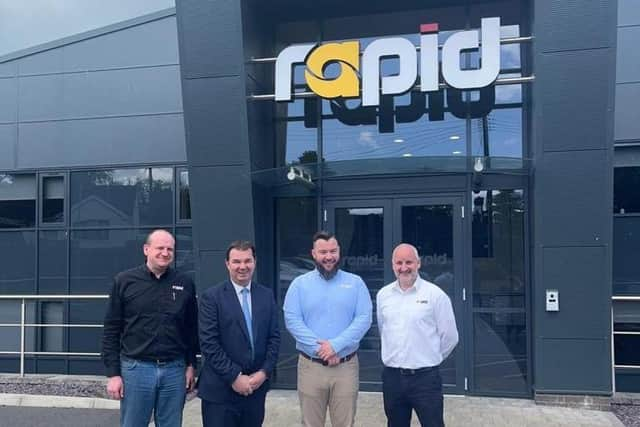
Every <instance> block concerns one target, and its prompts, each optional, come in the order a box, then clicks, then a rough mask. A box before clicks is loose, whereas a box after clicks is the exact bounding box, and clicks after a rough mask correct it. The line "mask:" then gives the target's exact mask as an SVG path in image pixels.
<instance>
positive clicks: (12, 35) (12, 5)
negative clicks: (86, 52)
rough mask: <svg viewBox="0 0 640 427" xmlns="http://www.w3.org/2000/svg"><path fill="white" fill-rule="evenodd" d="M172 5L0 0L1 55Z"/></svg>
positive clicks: (128, 0)
mask: <svg viewBox="0 0 640 427" xmlns="http://www.w3.org/2000/svg"><path fill="white" fill-rule="evenodd" d="M173 6H175V0H0V56H2V55H6V54H9V53H12V52H15V51H18V50H22V49H26V48H29V47H32V46H36V45H39V44H42V43H47V42H50V41H53V40H57V39H60V38H63V37H67V36H71V35H74V34H77V33H81V32H84V31H89V30H93V29H96V28H100V27H104V26H106V25H110V24H113V23H116V22H120V21H125V20H127V19H131V18H135V17H138V16H140V15H145V14H147V13H152V12H156V11H158V10H162V9H166V8H169V7H173Z"/></svg>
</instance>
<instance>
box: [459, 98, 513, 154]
mask: <svg viewBox="0 0 640 427" xmlns="http://www.w3.org/2000/svg"><path fill="white" fill-rule="evenodd" d="M471 146H472V148H471V149H472V153H473V155H474V156H492V157H515V158H521V157H522V109H521V108H508V109H494V110H493V111H491V113H489V115H488V116H486V117H482V118H479V119H472V120H471Z"/></svg>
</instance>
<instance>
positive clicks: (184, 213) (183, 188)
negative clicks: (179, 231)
mask: <svg viewBox="0 0 640 427" xmlns="http://www.w3.org/2000/svg"><path fill="white" fill-rule="evenodd" d="M178 176H179V180H178V183H179V184H178V185H179V189H178V194H179V197H180V200H179V201H178V218H179V219H180V220H181V221H185V220H190V219H191V191H190V187H189V171H188V170H186V169H178Z"/></svg>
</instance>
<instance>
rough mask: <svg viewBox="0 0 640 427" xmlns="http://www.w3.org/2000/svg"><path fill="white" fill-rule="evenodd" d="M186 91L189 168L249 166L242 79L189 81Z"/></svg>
mask: <svg viewBox="0 0 640 427" xmlns="http://www.w3.org/2000/svg"><path fill="white" fill-rule="evenodd" d="M183 90H184V95H185V100H187V103H186V104H185V110H187V112H188V116H187V120H186V126H187V134H188V136H189V137H188V139H189V146H188V148H187V150H188V153H189V165H191V166H211V165H230V164H236V165H237V164H242V163H245V164H248V162H249V148H248V142H247V141H246V139H247V132H246V128H245V126H246V117H245V116H246V109H245V102H246V101H245V97H244V96H243V94H244V84H243V82H242V78H240V77H235V76H234V77H220V78H202V79H185V80H184V81H183Z"/></svg>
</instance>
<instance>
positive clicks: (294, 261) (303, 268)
mask: <svg viewBox="0 0 640 427" xmlns="http://www.w3.org/2000/svg"><path fill="white" fill-rule="evenodd" d="M276 203H277V205H276V218H277V233H278V235H277V241H278V259H279V262H280V264H279V270H278V287H277V289H276V301H277V302H278V306H279V307H282V304H283V303H284V297H285V295H286V293H287V289H289V284H290V283H291V281H292V280H293V279H295V278H296V277H298V276H299V275H300V274H304V273H306V272H307V271H311V270H313V269H314V268H315V265H314V263H313V260H312V259H311V256H310V251H311V236H313V233H315V232H316V230H317V218H318V216H317V207H316V199H314V198H309V197H305V198H303V197H300V198H287V199H278V200H277V202H276ZM279 321H280V330H281V331H285V327H284V318H283V314H282V310H279ZM281 337H282V342H281V344H280V354H279V357H278V365H277V370H276V382H277V384H278V385H280V386H286V387H295V386H296V384H297V376H296V375H297V373H296V367H297V362H298V352H297V350H296V343H295V341H294V340H293V338H292V337H291V335H290V334H288V333H281Z"/></svg>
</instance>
